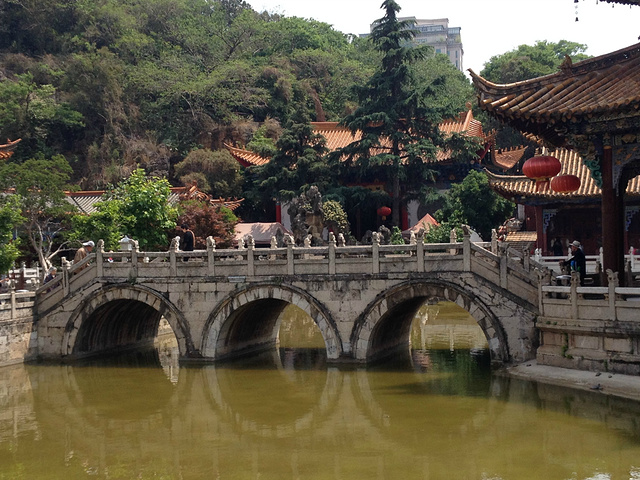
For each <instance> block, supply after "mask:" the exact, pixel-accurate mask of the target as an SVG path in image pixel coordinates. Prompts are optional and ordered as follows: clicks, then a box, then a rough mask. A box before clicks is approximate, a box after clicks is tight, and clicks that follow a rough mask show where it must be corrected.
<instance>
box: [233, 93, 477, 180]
mask: <svg viewBox="0 0 640 480" xmlns="http://www.w3.org/2000/svg"><path fill="white" fill-rule="evenodd" d="M467 107H468V110H467V111H465V112H461V113H460V115H459V116H458V117H457V118H456V119H452V120H447V121H443V122H442V123H440V125H439V128H440V131H441V132H442V133H443V134H444V135H447V134H452V133H459V134H464V135H467V136H470V137H478V138H481V139H485V140H486V135H485V133H484V132H483V131H482V123H481V122H480V121H478V120H476V119H475V118H474V117H473V112H472V111H471V104H468V105H467ZM311 126H312V128H313V131H314V133H317V134H319V135H322V136H323V137H324V139H325V142H326V147H327V150H328V151H330V152H333V151H335V150H338V149H340V148H342V147H346V146H347V145H349V144H351V143H353V142H355V141H357V140H360V138H361V133H360V132H356V133H355V134H353V133H352V132H351V130H349V129H348V128H347V127H345V126H343V125H340V124H339V123H338V122H311ZM224 146H225V148H226V149H227V150H228V151H229V153H230V154H231V155H232V156H233V157H234V158H235V159H236V160H237V161H238V162H239V163H240V164H241V165H242V166H244V167H249V166H260V165H264V164H266V163H269V161H270V160H271V159H270V158H267V157H261V156H260V155H258V154H256V153H254V152H252V151H250V150H244V149H242V148H237V147H233V146H231V145H228V144H224ZM449 159H450V153H449V152H445V151H438V152H436V157H435V159H434V161H433V163H441V162H445V161H447V160H449Z"/></svg>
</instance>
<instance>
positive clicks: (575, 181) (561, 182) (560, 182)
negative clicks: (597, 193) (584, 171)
mask: <svg viewBox="0 0 640 480" xmlns="http://www.w3.org/2000/svg"><path fill="white" fill-rule="evenodd" d="M579 188H580V179H579V178H578V177H576V176H575V175H558V176H557V177H553V178H552V179H551V190H553V191H554V192H558V193H569V192H575V191H576V190H578V189H579Z"/></svg>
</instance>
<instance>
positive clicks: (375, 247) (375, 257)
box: [371, 232, 380, 273]
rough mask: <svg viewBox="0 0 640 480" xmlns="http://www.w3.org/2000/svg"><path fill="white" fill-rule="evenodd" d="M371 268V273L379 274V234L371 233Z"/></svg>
mask: <svg viewBox="0 0 640 480" xmlns="http://www.w3.org/2000/svg"><path fill="white" fill-rule="evenodd" d="M371 262H372V263H373V264H372V266H371V271H372V273H380V234H379V233H378V232H373V234H372V235H371Z"/></svg>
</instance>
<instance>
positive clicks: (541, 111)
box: [469, 44, 640, 146]
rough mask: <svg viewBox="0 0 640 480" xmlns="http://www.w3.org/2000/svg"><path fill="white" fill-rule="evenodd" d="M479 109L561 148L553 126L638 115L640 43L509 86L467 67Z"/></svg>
mask: <svg viewBox="0 0 640 480" xmlns="http://www.w3.org/2000/svg"><path fill="white" fill-rule="evenodd" d="M469 72H470V74H471V77H472V80H473V83H474V85H475V87H476V89H477V90H478V101H479V105H480V107H481V108H482V109H484V110H487V111H488V112H489V113H491V114H492V115H494V116H495V117H497V118H500V119H502V120H504V121H506V122H508V123H509V124H511V125H512V126H514V127H515V128H517V129H519V130H521V131H522V132H525V133H530V134H534V135H538V136H540V137H542V138H544V139H545V140H547V141H550V142H551V143H553V144H555V145H556V146H562V145H563V143H564V139H563V137H562V135H563V134H562V133H558V130H559V129H558V128H557V127H558V125H557V124H559V123H562V124H563V125H565V126H566V125H572V124H577V123H579V122H581V121H582V120H589V121H593V120H591V119H592V118H593V117H594V116H595V115H599V114H609V115H610V114H629V115H632V116H638V115H639V114H640V44H636V45H632V46H630V47H627V48H624V49H621V50H618V51H616V52H613V53H609V54H606V55H601V56H599V57H594V58H590V59H588V60H583V61H581V62H578V63H576V64H575V65H573V64H572V63H571V60H570V59H569V58H568V57H567V59H566V60H565V62H564V63H563V65H562V66H561V69H560V71H559V72H557V73H554V74H551V75H546V76H544V77H538V78H534V79H531V80H525V81H522V82H517V83H510V84H503V85H500V84H495V83H492V82H490V81H488V80H486V79H484V78H482V77H480V76H479V75H477V74H476V73H474V72H473V71H472V70H470V71H469Z"/></svg>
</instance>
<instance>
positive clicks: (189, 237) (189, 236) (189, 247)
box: [180, 224, 196, 252]
mask: <svg viewBox="0 0 640 480" xmlns="http://www.w3.org/2000/svg"><path fill="white" fill-rule="evenodd" d="M180 228H182V251H183V252H192V251H193V248H194V246H195V243H196V236H195V235H194V234H193V232H192V231H191V230H189V226H188V225H186V224H182V226H181V227H180Z"/></svg>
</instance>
